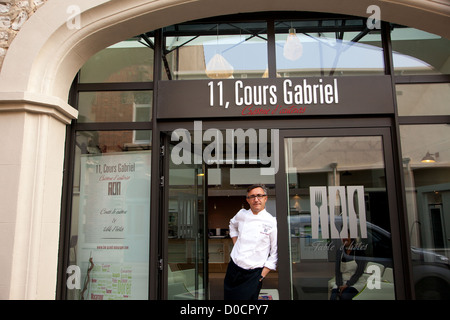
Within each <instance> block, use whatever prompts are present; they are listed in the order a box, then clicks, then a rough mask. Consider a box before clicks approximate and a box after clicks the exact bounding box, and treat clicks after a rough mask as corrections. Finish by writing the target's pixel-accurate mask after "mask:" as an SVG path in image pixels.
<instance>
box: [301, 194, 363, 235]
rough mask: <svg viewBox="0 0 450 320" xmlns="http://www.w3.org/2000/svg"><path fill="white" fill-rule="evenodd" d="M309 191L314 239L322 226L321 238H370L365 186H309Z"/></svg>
mask: <svg viewBox="0 0 450 320" xmlns="http://www.w3.org/2000/svg"><path fill="white" fill-rule="evenodd" d="M327 191H328V193H327ZM309 192H310V205H311V233H312V234H311V236H312V238H313V239H318V238H319V226H320V231H321V236H322V239H347V238H349V237H350V238H357V237H361V238H363V239H364V238H367V221H366V207H365V203H364V187H363V186H347V187H344V186H337V187H328V188H327V187H310V188H309ZM358 224H359V232H358Z"/></svg>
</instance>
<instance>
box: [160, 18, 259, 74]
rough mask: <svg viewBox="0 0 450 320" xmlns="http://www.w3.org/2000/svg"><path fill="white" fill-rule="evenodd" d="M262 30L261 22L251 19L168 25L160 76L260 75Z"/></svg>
mask: <svg viewBox="0 0 450 320" xmlns="http://www.w3.org/2000/svg"><path fill="white" fill-rule="evenodd" d="M190 27H191V28H190ZM193 27H196V28H194V29H192V28H193ZM266 32H267V27H266V24H265V23H251V22H249V23H229V24H197V25H178V26H177V31H175V30H172V29H171V27H168V28H167V30H166V32H165V35H166V38H165V43H166V48H165V55H164V57H163V60H164V61H163V62H164V63H165V66H166V68H165V70H164V71H163V79H169V80H188V79H208V78H213V79H229V78H255V77H256V78H261V77H263V76H264V74H265V72H266V71H267V34H266Z"/></svg>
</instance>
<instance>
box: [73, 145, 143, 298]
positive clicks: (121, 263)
mask: <svg viewBox="0 0 450 320" xmlns="http://www.w3.org/2000/svg"><path fill="white" fill-rule="evenodd" d="M150 164H151V153H150V151H145V152H126V153H113V154H103V155H82V156H81V179H80V212H79V230H78V236H79V239H78V248H77V260H78V265H79V266H80V268H81V272H82V279H83V283H82V290H81V297H80V298H81V299H147V294H148V259H149V230H150V170H151V165H150ZM91 262H92V263H91Z"/></svg>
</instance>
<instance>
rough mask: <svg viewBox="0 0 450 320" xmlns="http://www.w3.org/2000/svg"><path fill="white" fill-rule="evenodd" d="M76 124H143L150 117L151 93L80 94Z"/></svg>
mask: <svg viewBox="0 0 450 320" xmlns="http://www.w3.org/2000/svg"><path fill="white" fill-rule="evenodd" d="M78 99H79V102H78V111H79V116H78V122H79V123H83V122H145V121H150V120H151V117H152V105H153V94H152V91H97V92H80V94H79V98H78Z"/></svg>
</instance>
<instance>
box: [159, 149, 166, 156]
mask: <svg viewBox="0 0 450 320" xmlns="http://www.w3.org/2000/svg"><path fill="white" fill-rule="evenodd" d="M164 150H165V149H164V146H161V149H160V150H159V155H160V156H161V157H164V152H165V151H164Z"/></svg>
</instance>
